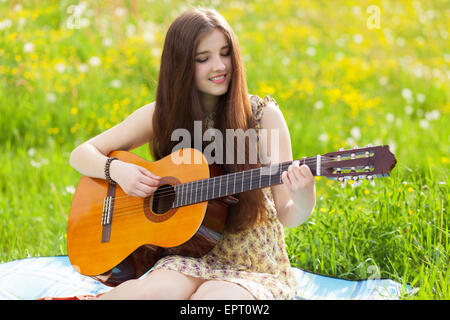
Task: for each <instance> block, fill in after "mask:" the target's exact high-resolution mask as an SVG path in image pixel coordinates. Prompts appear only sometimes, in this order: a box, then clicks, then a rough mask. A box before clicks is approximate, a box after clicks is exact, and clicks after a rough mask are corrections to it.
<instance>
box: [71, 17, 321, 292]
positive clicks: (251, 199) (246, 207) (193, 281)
mask: <svg viewBox="0 0 450 320" xmlns="http://www.w3.org/2000/svg"><path fill="white" fill-rule="evenodd" d="M195 120H201V121H203V122H202V123H203V124H204V127H203V129H204V130H206V129H208V128H216V129H218V130H220V131H221V132H223V133H224V135H223V136H224V137H225V129H235V130H237V129H242V130H243V131H246V130H249V129H255V130H256V132H260V131H261V130H262V129H267V130H266V131H267V132H268V134H267V135H260V136H259V137H258V138H259V144H258V145H259V149H260V154H261V155H266V154H267V153H266V151H267V150H272V149H273V148H272V147H273V145H272V146H271V140H272V139H271V132H272V133H273V132H275V131H276V133H277V134H276V135H275V136H277V137H278V141H276V144H277V147H278V155H276V156H275V157H271V158H276V160H277V162H276V163H278V162H283V161H292V150H291V141H290V136H289V131H288V128H287V125H286V122H285V119H284V117H283V114H282V112H281V111H280V109H279V107H278V105H277V103H276V102H275V101H274V100H273V99H272V98H270V97H265V98H264V99H261V98H259V97H258V96H253V95H249V94H248V91H247V84H246V80H245V74H244V68H243V64H242V59H241V53H240V49H239V44H238V41H237V38H236V36H235V34H234V32H233V31H232V29H231V28H230V26H229V25H228V23H227V22H226V20H225V19H224V18H223V17H222V16H221V15H220V14H219V13H218V12H216V11H214V10H207V9H194V10H191V11H188V12H185V13H183V14H182V15H180V16H179V17H178V18H177V19H175V21H174V22H173V23H172V25H171V26H170V28H169V30H168V32H167V35H166V38H165V43H164V49H163V53H162V58H161V67H160V73H159V80H158V88H157V93H156V101H155V102H153V103H150V104H148V105H145V106H143V107H141V108H140V109H137V110H136V111H135V112H133V113H132V114H131V115H129V116H128V118H126V119H125V120H124V121H123V122H122V123H119V124H118V125H116V126H114V127H112V128H111V129H109V130H107V131H105V132H103V133H101V134H100V135H98V136H96V137H94V138H92V139H90V140H88V141H87V142H85V143H83V144H81V145H80V146H78V147H77V148H76V149H75V150H73V152H72V154H71V158H70V163H71V165H72V166H73V168H75V169H76V170H78V171H79V172H80V173H82V174H83V175H87V176H91V177H96V178H103V179H105V178H106V177H105V170H104V169H105V163H107V159H108V157H107V155H108V154H109V153H110V152H111V151H114V150H132V149H134V148H136V147H139V146H141V145H143V144H145V143H149V146H150V148H151V152H152V154H153V156H154V158H155V160H157V159H160V158H162V157H164V156H166V155H168V154H170V153H172V152H173V151H174V150H173V148H174V147H175V145H176V144H177V143H178V142H177V141H172V139H171V135H172V132H173V131H174V130H176V129H178V128H185V129H188V130H189V131H190V132H193V127H194V121H195ZM224 143H225V142H224ZM245 148H246V149H245V154H246V155H247V156H248V155H249V153H250V151H251V144H250V143H248V142H247V143H246V146H245ZM223 150H227V149H226V148H224V149H223ZM227 152H235V153H236V148H234V150H227ZM233 156H235V155H233ZM262 157H263V159H262V160H263V161H260V162H265V163H269V162H270V159H269V157H267V156H262ZM247 160H248V159H247ZM224 162H225V161H224ZM108 164H109V175H110V178H111V179H112V180H114V181H115V182H116V183H117V184H118V185H119V186H120V187H121V188H122V189H123V190H124V191H125V192H126V193H127V194H128V195H131V196H134V197H140V198H145V197H148V196H150V195H152V193H153V192H154V191H155V190H156V187H157V186H158V182H159V179H160V178H161V177H159V176H157V175H155V174H154V173H152V172H149V171H148V170H147V169H145V168H142V167H139V166H137V165H134V164H130V163H125V162H122V161H120V160H114V161H111V162H109V161H108ZM257 165H258V164H254V163H250V161H247V162H246V163H244V164H242V163H237V162H236V163H231V164H229V163H227V164H226V165H224V166H223V167H224V169H225V170H226V171H228V172H234V171H240V170H245V169H249V168H253V167H255V166H257ZM282 182H283V183H282V184H280V185H276V186H273V187H270V188H265V189H260V190H255V191H248V192H245V193H242V194H240V195H238V197H239V203H238V204H237V205H236V206H234V207H232V208H231V209H230V212H229V215H228V219H227V224H226V228H225V231H224V233H223V235H222V238H221V240H220V241H219V243H218V244H217V246H216V247H214V249H213V250H211V251H210V252H209V253H207V254H206V255H204V256H202V257H201V258H191V257H182V256H167V257H164V258H162V259H160V260H159V261H158V262H157V263H156V265H155V266H154V268H153V269H152V271H151V272H149V273H148V274H147V275H146V276H145V277H143V278H141V279H136V280H129V281H126V282H124V283H122V284H121V285H119V286H117V287H115V288H113V289H112V290H111V291H109V292H107V293H105V294H103V295H101V296H100V297H99V298H101V299H292V298H293V297H294V296H295V294H296V286H297V283H296V280H295V277H294V275H293V273H292V272H291V266H290V263H289V259H288V256H287V252H286V247H285V242H284V233H283V226H285V227H295V226H297V225H299V224H301V223H303V222H304V221H306V220H307V219H308V217H309V216H310V214H311V212H312V210H313V208H314V206H315V186H314V177H313V175H312V173H311V171H310V169H309V167H308V166H306V165H301V166H300V165H299V163H298V161H295V162H293V163H292V165H290V166H289V168H288V170H287V171H285V172H283V174H282Z"/></svg>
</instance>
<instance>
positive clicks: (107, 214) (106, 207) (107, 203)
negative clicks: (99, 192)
mask: <svg viewBox="0 0 450 320" xmlns="http://www.w3.org/2000/svg"><path fill="white" fill-rule="evenodd" d="M111 203H112V197H110V196H108V197H106V198H105V200H104V201H103V214H102V226H106V225H108V224H110V223H111V213H112V208H111Z"/></svg>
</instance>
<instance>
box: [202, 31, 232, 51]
mask: <svg viewBox="0 0 450 320" xmlns="http://www.w3.org/2000/svg"><path fill="white" fill-rule="evenodd" d="M227 46H228V39H227V37H226V36H225V35H224V33H223V32H222V31H221V30H219V29H214V30H213V31H211V32H209V33H207V34H205V35H204V36H203V37H201V38H200V40H199V43H198V46H197V54H200V53H204V52H207V51H211V50H220V49H222V48H223V47H227Z"/></svg>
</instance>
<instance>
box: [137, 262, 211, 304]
mask: <svg viewBox="0 0 450 320" xmlns="http://www.w3.org/2000/svg"><path fill="white" fill-rule="evenodd" d="M139 281H141V283H140V290H139V291H140V293H141V299H152V300H153V299H158V300H185V299H188V298H189V297H190V296H191V295H192V293H193V292H195V290H196V289H197V288H198V286H199V285H200V284H201V282H202V281H203V280H201V279H198V278H194V277H190V276H186V275H184V274H182V273H179V272H177V271H172V270H163V269H158V270H155V271H152V272H150V273H149V275H148V276H147V277H145V278H142V279H140V280H139Z"/></svg>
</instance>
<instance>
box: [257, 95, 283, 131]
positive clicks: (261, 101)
mask: <svg viewBox="0 0 450 320" xmlns="http://www.w3.org/2000/svg"><path fill="white" fill-rule="evenodd" d="M250 103H251V106H252V111H253V119H254V121H255V129H256V131H257V132H258V133H259V129H260V128H261V118H262V115H263V111H264V107H265V106H267V105H268V104H270V103H273V104H275V105H276V106H277V108H279V106H278V103H277V102H276V101H275V99H274V98H272V97H271V96H268V95H267V96H265V97H264V99H261V98H260V97H259V96H256V95H250Z"/></svg>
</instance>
